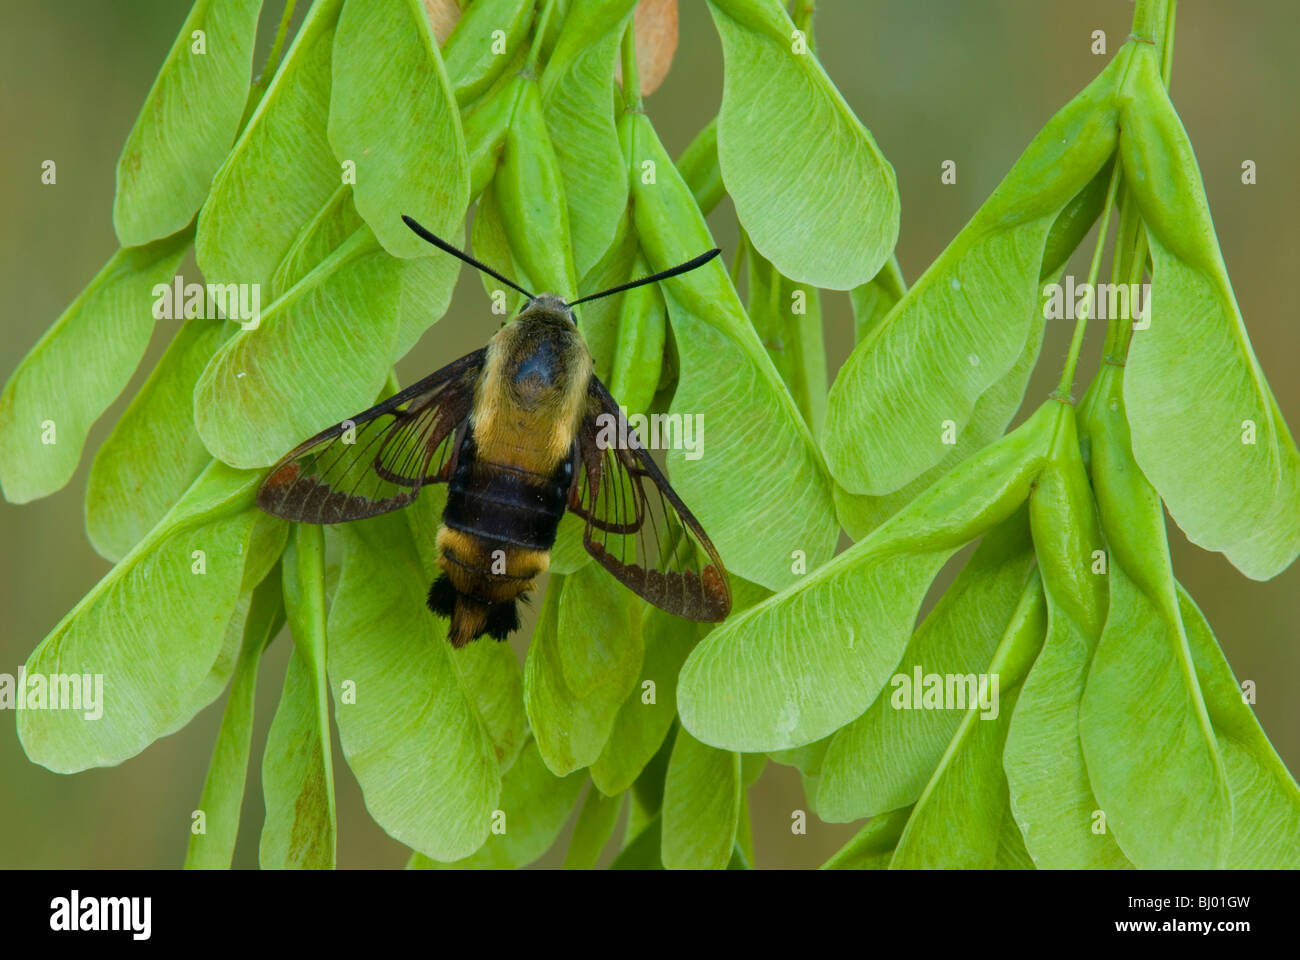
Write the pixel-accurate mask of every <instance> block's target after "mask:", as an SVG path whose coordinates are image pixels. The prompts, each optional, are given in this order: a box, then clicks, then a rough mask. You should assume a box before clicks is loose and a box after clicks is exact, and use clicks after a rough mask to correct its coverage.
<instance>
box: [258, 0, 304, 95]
mask: <svg viewBox="0 0 1300 960" xmlns="http://www.w3.org/2000/svg"><path fill="white" fill-rule="evenodd" d="M297 2H298V0H286V2H285V4H284V12H283V13H281V14H280V26H279V27H277V28H276V31H275V40H274V41H273V42H272V43H271V52H270V53H268V54H267V55H266V63H265V64H263V65H262V72H261V73H259V74H258V75H257V79H256V80H254V81H253V86H255V87H261V88H262V90H263V91H265V90H266V88H267V86H268V85H269V84H270V82H271V81H270V78H271V77H273V76H275V71H276V70H277V69H278V68H279V66H280V55H281V54H282V53H283V52H284V41H285V39H286V38H287V37H288V36H289V21H291V20H292V19H293V8H294V6H295V5H296V4H297Z"/></svg>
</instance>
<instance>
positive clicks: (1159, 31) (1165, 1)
mask: <svg viewBox="0 0 1300 960" xmlns="http://www.w3.org/2000/svg"><path fill="white" fill-rule="evenodd" d="M1172 7H1173V0H1137V6H1136V7H1135V8H1134V10H1133V36H1134V37H1135V38H1136V39H1138V40H1141V41H1142V42H1143V43H1150V44H1160V43H1161V42H1162V41H1163V40H1164V39H1165V31H1166V30H1167V29H1168V24H1169V19H1170V18H1171V17H1172V15H1173V11H1172Z"/></svg>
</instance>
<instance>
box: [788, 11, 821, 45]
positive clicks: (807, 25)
mask: <svg viewBox="0 0 1300 960" xmlns="http://www.w3.org/2000/svg"><path fill="white" fill-rule="evenodd" d="M816 12H817V0H795V2H794V9H793V10H792V11H791V17H790V18H791V19H792V20H793V21H794V25H795V29H797V30H799V31H801V32H802V33H803V35H804V38H805V39H807V41H808V49H809V50H813V49H814V44H813V15H814V14H816Z"/></svg>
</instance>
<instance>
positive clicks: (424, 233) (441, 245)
mask: <svg viewBox="0 0 1300 960" xmlns="http://www.w3.org/2000/svg"><path fill="white" fill-rule="evenodd" d="M402 221H403V222H404V223H405V224H406V225H407V226H408V227H410V228H411V229H412V230H414V231H415V234H416V236H418V237H419V238H420V239H421V240H427V241H429V243H431V244H433V245H434V246H435V247H437V248H438V249H439V250H442V251H443V252H444V253H450V254H451V255H452V256H453V257H456V258H457V259H460V260H464V261H465V262H466V263H468V264H469V265H470V266H471V267H477V268H478V269H479V270H482V271H483V272H484V273H486V274H487V275H488V276H489V277H493V278H495V279H497V280H500V281H501V282H502V283H504V284H505V285H506V286H507V287H510V288H511V289H512V290H518V291H519V292H520V293H522V294H523V295H524V296H525V297H527V298H528V299H529V300H532V299H533V295H532V294H531V293H529V292H528V291H527V290H525V289H524V288H523V287H521V286H519V284H517V283H515V282H514V281H513V280H507V279H506V278H505V277H503V276H501V274H499V273H497V272H496V271H495V270H493V269H492V268H491V267H489V266H488V265H487V264H486V263H481V262H480V261H478V260H475V259H474V258H473V257H471V256H470V255H469V254H468V253H466V252H465V251H464V250H457V249H456V248H455V247H453V246H452V245H451V244H450V243H448V242H447V241H446V240H444V239H442V237H439V236H435V235H434V234H432V233H430V232H429V231H428V230H426V229H425V228H424V227H422V226H420V224H418V223H417V222H416V221H415V220H414V219H412V218H411V217H408V216H407V215H406V214H402ZM713 252H714V253H717V252H718V251H716V250H715V251H713ZM609 292H610V293H613V292H614V291H612V290H611V291H609ZM597 296H600V294H597Z"/></svg>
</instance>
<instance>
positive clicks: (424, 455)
mask: <svg viewBox="0 0 1300 960" xmlns="http://www.w3.org/2000/svg"><path fill="white" fill-rule="evenodd" d="M486 352H487V351H486V348H484V349H481V350H476V351H474V352H473V353H471V354H468V355H466V356H464V357H461V358H460V359H459V360H457V361H455V362H454V363H450V364H448V365H447V366H445V367H443V368H442V369H441V370H439V371H438V372H437V373H433V374H430V375H429V376H427V377H425V378H424V379H423V380H420V381H419V382H418V383H413V384H411V386H409V387H407V388H406V389H405V390H402V391H400V392H398V393H395V394H393V396H391V397H389V398H388V399H387V400H385V401H383V402H382V403H379V404H376V405H375V406H373V407H371V408H370V409H369V410H366V411H364V412H362V413H358V414H357V415H356V416H354V417H349V418H348V419H347V420H344V421H343V422H342V423H337V424H335V425H334V426H332V427H330V428H329V429H328V430H322V431H321V432H320V433H318V434H316V436H314V437H312V438H311V439H310V440H306V441H304V442H303V443H301V444H299V445H298V446H297V447H295V448H294V449H293V450H290V451H289V453H287V454H286V455H285V456H284V457H283V458H282V459H281V460H280V462H279V463H277V464H276V465H275V466H274V467H272V468H271V472H270V473H269V474H268V475H267V477H266V479H265V480H263V481H262V486H261V489H259V490H258V492H257V505H258V506H259V507H261V508H262V509H263V510H265V511H266V512H267V513H270V514H274V515H275V516H277V517H283V518H284V519H285V520H295V521H297V522H298V523H344V522H346V521H348V520H360V519H363V518H364V517H373V516H377V515H378V514H381V513H388V512H389V511H390V510H397V509H400V508H401V507H405V506H407V505H408V504H410V503H412V502H413V501H414V500H415V498H416V496H417V495H418V494H419V492H420V488H421V487H422V486H424V485H425V484H428V483H438V482H442V481H446V479H447V478H448V476H449V475H450V466H451V460H452V458H453V455H454V452H455V448H456V440H457V438H458V437H459V436H460V432H461V431H460V430H459V427H460V426H461V424H463V423H464V422H465V421H466V420H467V419H468V417H469V414H470V408H471V407H472V406H473V402H474V386H475V384H476V383H477V381H478V376H479V372H480V371H481V370H482V369H483V360H484V357H485V355H486Z"/></svg>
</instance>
